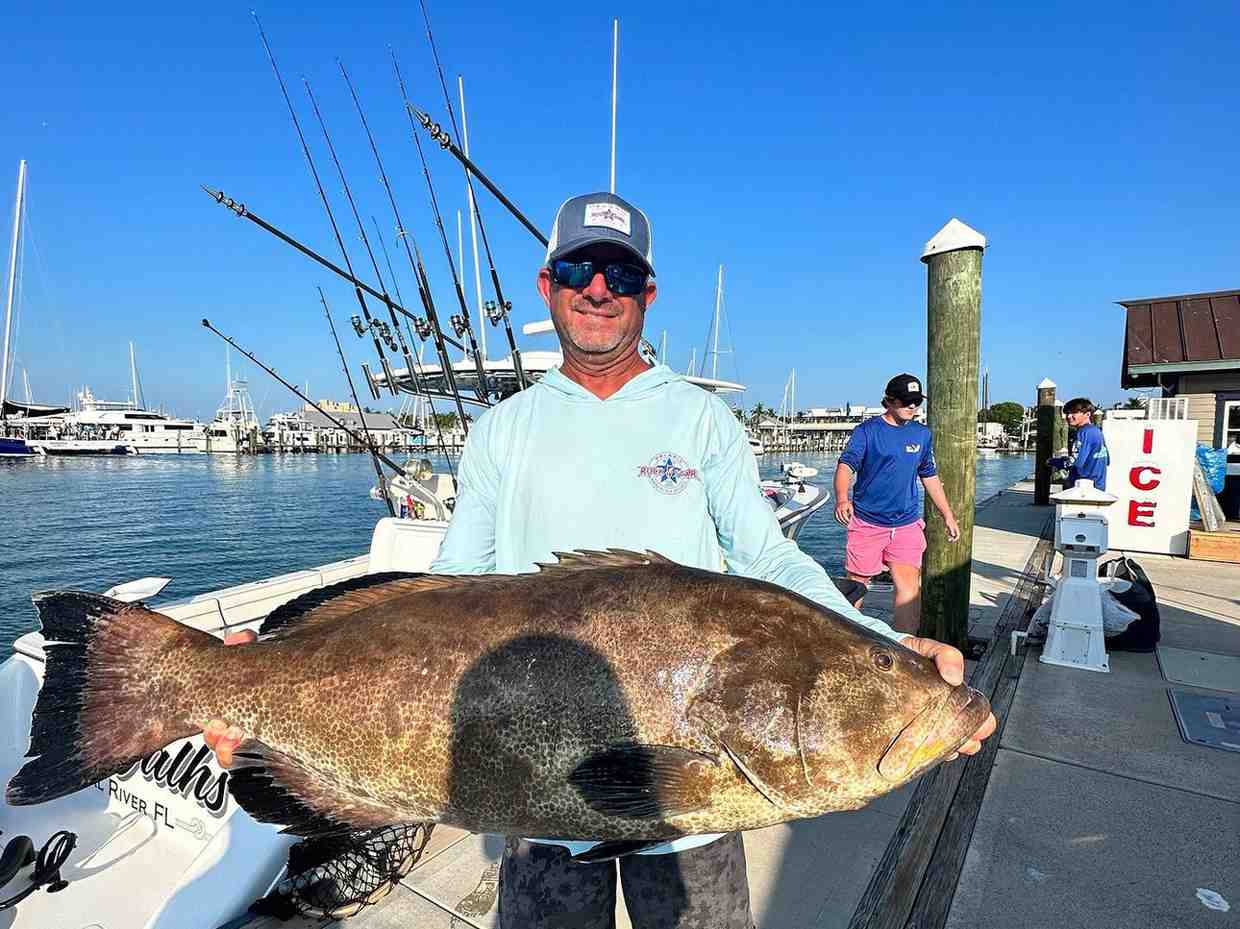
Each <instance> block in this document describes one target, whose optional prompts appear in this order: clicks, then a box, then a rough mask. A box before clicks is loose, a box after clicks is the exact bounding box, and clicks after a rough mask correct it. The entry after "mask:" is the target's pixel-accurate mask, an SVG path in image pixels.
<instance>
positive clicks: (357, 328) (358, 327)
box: [349, 315, 366, 339]
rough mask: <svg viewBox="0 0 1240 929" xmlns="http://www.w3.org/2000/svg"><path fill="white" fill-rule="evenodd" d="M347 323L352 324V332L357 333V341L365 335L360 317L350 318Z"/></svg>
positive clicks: (364, 325) (364, 327)
mask: <svg viewBox="0 0 1240 929" xmlns="http://www.w3.org/2000/svg"><path fill="white" fill-rule="evenodd" d="M349 322H351V323H352V324H353V331H354V332H356V333H357V337H358V338H359V339H360V338H361V337H362V336H364V335H365V334H366V324H365V323H363V322H362V317H360V316H356V315H354V316H350V317H349Z"/></svg>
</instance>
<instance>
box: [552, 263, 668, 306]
mask: <svg viewBox="0 0 1240 929" xmlns="http://www.w3.org/2000/svg"><path fill="white" fill-rule="evenodd" d="M596 274H601V275H603V280H605V281H606V282H607V289H608V290H610V291H611V292H612V293H613V294H615V295H616V296H618V297H635V296H637V295H638V294H640V293H641V292H642V291H643V290H645V289H646V281H647V279H648V278H649V275H648V274H647V273H646V271H645V269H644V268H642V267H640V266H639V265H635V264H630V263H628V262H623V261H611V262H608V263H607V264H605V265H603V266H602V267H599V264H598V263H597V262H594V261H591V260H590V259H588V258H587V259H586V260H584V261H567V260H565V259H563V258H557V259H556V260H555V261H553V262H551V277H552V279H553V280H554V281H555V282H556V283H557V284H559V285H560V286H561V287H571V288H573V289H574V290H581V289H582V288H585V287H589V286H590V282H591V281H592V280H594V275H596Z"/></svg>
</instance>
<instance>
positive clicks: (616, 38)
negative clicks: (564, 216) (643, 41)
mask: <svg viewBox="0 0 1240 929" xmlns="http://www.w3.org/2000/svg"><path fill="white" fill-rule="evenodd" d="M619 69H620V20H619V19H613V20H612V21H611V192H612V193H613V194H614V193H615V192H616V77H617V74H618V72H619Z"/></svg>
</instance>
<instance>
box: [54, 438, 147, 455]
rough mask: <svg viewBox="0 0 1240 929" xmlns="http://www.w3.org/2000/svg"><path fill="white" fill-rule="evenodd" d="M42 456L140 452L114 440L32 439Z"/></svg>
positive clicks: (134, 453)
mask: <svg viewBox="0 0 1240 929" xmlns="http://www.w3.org/2000/svg"><path fill="white" fill-rule="evenodd" d="M31 445H32V447H34V448H37V449H38V450H39V452H40V453H41V454H44V455H52V456H58V457H78V456H85V455H136V454H138V450H137V449H136V448H134V447H133V446H132V445H125V444H124V443H121V442H117V441H115V440H112V439H32V440H31Z"/></svg>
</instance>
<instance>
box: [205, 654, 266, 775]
mask: <svg viewBox="0 0 1240 929" xmlns="http://www.w3.org/2000/svg"><path fill="white" fill-rule="evenodd" d="M257 641H258V634H257V633H255V632H254V631H253V630H252V629H245V630H243V631H241V632H231V633H229V634H228V635H226V636H224V644H225V645H248V644H249V643H251V642H257ZM202 738H203V741H204V742H206V743H207V748H210V749H213V750H214V751H215V760H216V761H217V762H219V765H220V767H221V768H230V767H232V763H233V752H234V751H236V749H237V746H238V745H240V744H241V743H242V742H243V741H245V733H244V732H242V731H241V730H240V729H238V728H237V727H236V726H230V725H228V723H226V722H224V720H222V719H213V720H211V722H209V723H207V725H206V727H205V728H204V729H203V730H202Z"/></svg>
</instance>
